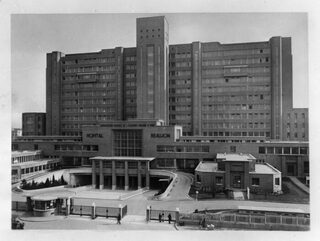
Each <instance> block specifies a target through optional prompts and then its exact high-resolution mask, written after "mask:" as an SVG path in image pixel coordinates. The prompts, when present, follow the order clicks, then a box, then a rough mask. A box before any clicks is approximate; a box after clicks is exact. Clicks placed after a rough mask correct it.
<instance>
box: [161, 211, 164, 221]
mask: <svg viewBox="0 0 320 241" xmlns="http://www.w3.org/2000/svg"><path fill="white" fill-rule="evenodd" d="M161 220H162V222H164V213H162V215H161Z"/></svg>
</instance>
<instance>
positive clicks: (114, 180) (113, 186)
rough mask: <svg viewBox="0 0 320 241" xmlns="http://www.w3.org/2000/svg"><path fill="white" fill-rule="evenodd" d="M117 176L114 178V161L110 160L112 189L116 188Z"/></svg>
mask: <svg viewBox="0 0 320 241" xmlns="http://www.w3.org/2000/svg"><path fill="white" fill-rule="evenodd" d="M116 187H117V178H116V161H115V160H112V190H116Z"/></svg>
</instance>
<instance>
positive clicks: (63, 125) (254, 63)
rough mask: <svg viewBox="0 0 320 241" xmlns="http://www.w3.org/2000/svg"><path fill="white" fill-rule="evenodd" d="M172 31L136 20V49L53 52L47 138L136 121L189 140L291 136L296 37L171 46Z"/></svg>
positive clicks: (158, 21) (154, 21) (160, 21)
mask: <svg viewBox="0 0 320 241" xmlns="http://www.w3.org/2000/svg"><path fill="white" fill-rule="evenodd" d="M168 28H169V25H168V22H167V21H166V18H165V17H163V16H159V17H149V18H138V19H137V29H136V43H137V45H136V47H134V48H122V47H117V48H114V49H104V50H101V51H100V52H92V53H83V54H66V55H65V54H63V53H61V52H52V53H48V54H47V80H46V81H47V133H48V135H81V126H82V125H88V124H96V123H102V122H104V121H107V120H128V119H131V118H138V119H158V120H163V121H164V123H165V124H169V125H181V126H182V127H183V130H184V133H183V134H184V135H188V136H213V137H215V138H216V139H220V140H230V139H241V140H243V139H250V140H256V141H258V140H260V141H261V140H262V141H263V140H270V139H277V140H286V139H287V138H286V137H287V135H286V132H285V130H286V124H285V113H287V112H288V111H290V110H291V109H292V108H293V106H292V55H291V38H288V37H287V38H283V37H272V38H271V39H269V40H268V41H265V42H253V43H237V44H220V43H219V42H208V43H201V42H192V43H188V44H176V45H169V34H168ZM306 123H307V122H306ZM306 129H307V128H306ZM306 136H307V135H306ZM302 140H305V139H302Z"/></svg>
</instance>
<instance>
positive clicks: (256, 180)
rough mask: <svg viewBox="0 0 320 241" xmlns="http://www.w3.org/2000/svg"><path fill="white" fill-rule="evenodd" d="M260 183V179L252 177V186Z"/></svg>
mask: <svg viewBox="0 0 320 241" xmlns="http://www.w3.org/2000/svg"><path fill="white" fill-rule="evenodd" d="M259 185H260V179H259V178H256V177H254V178H252V186H259Z"/></svg>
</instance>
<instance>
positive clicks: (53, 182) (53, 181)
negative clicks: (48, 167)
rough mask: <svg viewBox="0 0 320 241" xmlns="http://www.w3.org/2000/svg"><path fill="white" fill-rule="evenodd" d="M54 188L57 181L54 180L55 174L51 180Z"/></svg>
mask: <svg viewBox="0 0 320 241" xmlns="http://www.w3.org/2000/svg"><path fill="white" fill-rule="evenodd" d="M51 183H52V186H54V184H55V183H56V179H55V178H54V174H53V175H52V180H51Z"/></svg>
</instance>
